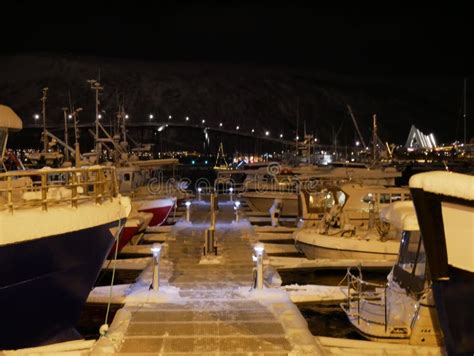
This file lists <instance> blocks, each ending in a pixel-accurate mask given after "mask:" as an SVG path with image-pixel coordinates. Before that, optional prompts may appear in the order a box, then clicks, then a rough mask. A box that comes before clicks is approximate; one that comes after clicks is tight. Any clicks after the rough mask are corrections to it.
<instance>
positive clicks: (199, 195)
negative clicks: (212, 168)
mask: <svg viewBox="0 0 474 356" xmlns="http://www.w3.org/2000/svg"><path fill="white" fill-rule="evenodd" d="M197 191H198V200H199V201H201V192H202V188H201V187H199V188H198V189H197Z"/></svg>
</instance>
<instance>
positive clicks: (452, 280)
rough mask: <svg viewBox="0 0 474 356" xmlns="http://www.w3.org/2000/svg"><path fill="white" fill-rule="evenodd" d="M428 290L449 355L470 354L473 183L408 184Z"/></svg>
mask: <svg viewBox="0 0 474 356" xmlns="http://www.w3.org/2000/svg"><path fill="white" fill-rule="evenodd" d="M410 191H411V193H412V196H413V202H414V205H415V209H416V215H417V217H418V223H419V225H420V231H421V234H422V235H423V241H424V243H425V250H426V256H427V263H428V266H429V271H430V275H431V281H432V285H431V289H432V292H433V296H434V301H435V303H436V308H437V310H438V316H439V321H440V325H441V329H442V331H443V336H444V341H445V345H446V349H447V351H448V353H449V354H452V355H458V354H459V355H460V354H463V355H464V354H466V355H467V354H469V355H472V354H473V353H474V323H473V321H472V318H473V315H474V307H473V303H472V301H473V299H474V177H473V176H469V175H465V174H458V173H451V172H428V173H421V174H417V175H414V176H413V177H411V179H410Z"/></svg>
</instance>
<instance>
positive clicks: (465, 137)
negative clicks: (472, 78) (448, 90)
mask: <svg viewBox="0 0 474 356" xmlns="http://www.w3.org/2000/svg"><path fill="white" fill-rule="evenodd" d="M463 89H464V90H463V114H462V117H463V120H464V144H466V143H467V124H466V118H467V112H466V111H467V110H466V109H467V106H466V92H467V78H464V88H463Z"/></svg>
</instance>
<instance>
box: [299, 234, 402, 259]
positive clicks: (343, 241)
mask: <svg viewBox="0 0 474 356" xmlns="http://www.w3.org/2000/svg"><path fill="white" fill-rule="evenodd" d="M295 243H296V246H297V247H298V248H299V249H300V250H302V252H303V253H304V254H305V256H306V257H307V258H309V259H312V260H314V259H354V260H361V261H362V260H385V261H392V262H394V263H395V261H396V260H397V258H398V251H399V245H400V242H399V241H385V242H381V241H368V240H359V239H353V238H346V237H340V236H337V237H334V236H327V235H321V234H311V233H306V232H299V233H297V234H296V236H295Z"/></svg>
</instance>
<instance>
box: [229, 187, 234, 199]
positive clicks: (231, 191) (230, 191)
mask: <svg viewBox="0 0 474 356" xmlns="http://www.w3.org/2000/svg"><path fill="white" fill-rule="evenodd" d="M233 192H234V188H232V187H230V188H229V196H230V201H232V200H233V199H232V193H233Z"/></svg>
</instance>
